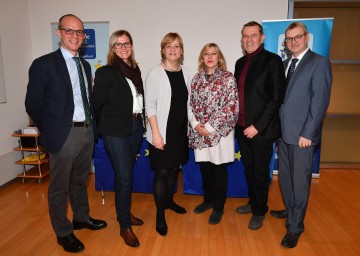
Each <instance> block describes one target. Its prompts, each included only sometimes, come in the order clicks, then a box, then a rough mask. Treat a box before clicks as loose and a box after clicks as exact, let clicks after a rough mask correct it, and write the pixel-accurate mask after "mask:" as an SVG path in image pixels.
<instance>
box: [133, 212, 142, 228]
mask: <svg viewBox="0 0 360 256" xmlns="http://www.w3.org/2000/svg"><path fill="white" fill-rule="evenodd" d="M130 217H131V225H132V226H141V225H143V224H144V222H143V221H142V220H141V219H139V218H136V217H135V216H134V215H132V214H131V213H130Z"/></svg>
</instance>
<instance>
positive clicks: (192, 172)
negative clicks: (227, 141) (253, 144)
mask: <svg viewBox="0 0 360 256" xmlns="http://www.w3.org/2000/svg"><path fill="white" fill-rule="evenodd" d="M274 156H275V154H274V153H273V156H272V158H271V163H270V173H269V175H270V178H271V177H272V171H273V165H274ZM228 173H229V179H228V180H229V185H228V191H227V196H229V197H248V195H247V184H246V180H245V174H244V167H243V164H242V160H241V154H240V150H239V145H238V143H237V141H236V140H235V161H234V162H233V163H231V164H229V166H228ZM183 192H184V193H185V194H195V195H202V194H203V190H202V178H201V173H200V168H199V165H198V164H197V163H195V160H194V151H193V150H190V156H189V162H188V163H186V164H185V165H184V166H183Z"/></svg>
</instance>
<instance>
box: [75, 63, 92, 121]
mask: <svg viewBox="0 0 360 256" xmlns="http://www.w3.org/2000/svg"><path fill="white" fill-rule="evenodd" d="M73 59H74V60H75V62H76V67H77V70H78V74H79V83H80V91H81V98H82V101H83V105H84V111H85V122H86V124H87V125H90V124H91V112H90V105H89V101H88V98H87V94H86V88H85V80H84V76H83V72H82V68H81V65H80V60H79V58H78V57H73Z"/></svg>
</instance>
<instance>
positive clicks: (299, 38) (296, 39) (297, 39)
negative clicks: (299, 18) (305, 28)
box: [284, 32, 307, 44]
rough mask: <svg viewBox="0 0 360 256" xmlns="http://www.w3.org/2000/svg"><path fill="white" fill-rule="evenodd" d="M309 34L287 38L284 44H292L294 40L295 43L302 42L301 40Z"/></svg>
mask: <svg viewBox="0 0 360 256" xmlns="http://www.w3.org/2000/svg"><path fill="white" fill-rule="evenodd" d="M306 34H307V33H306V32H305V33H304V34H302V35H297V36H294V37H286V38H285V40H284V43H286V44H287V43H290V42H292V41H293V40H294V41H295V42H300V40H301V38H302V37H303V36H305V35H306Z"/></svg>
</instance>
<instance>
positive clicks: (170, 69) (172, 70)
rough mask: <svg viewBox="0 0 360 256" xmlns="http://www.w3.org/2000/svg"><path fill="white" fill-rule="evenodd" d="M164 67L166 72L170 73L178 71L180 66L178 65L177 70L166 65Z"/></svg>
mask: <svg viewBox="0 0 360 256" xmlns="http://www.w3.org/2000/svg"><path fill="white" fill-rule="evenodd" d="M164 66H165V69H166V70H168V71H171V72H175V71H179V70H180V69H181V66H180V65H179V64H178V66H177V68H175V69H174V68H170V67H168V66H167V65H166V64H164Z"/></svg>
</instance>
